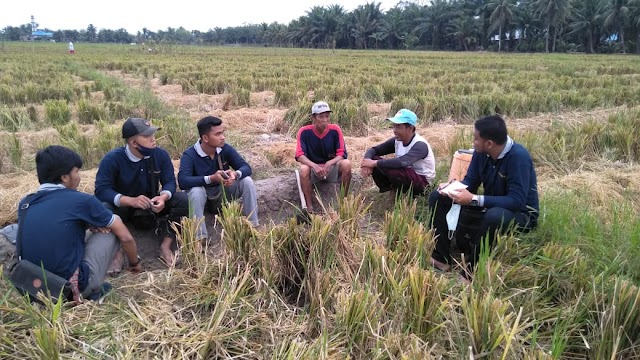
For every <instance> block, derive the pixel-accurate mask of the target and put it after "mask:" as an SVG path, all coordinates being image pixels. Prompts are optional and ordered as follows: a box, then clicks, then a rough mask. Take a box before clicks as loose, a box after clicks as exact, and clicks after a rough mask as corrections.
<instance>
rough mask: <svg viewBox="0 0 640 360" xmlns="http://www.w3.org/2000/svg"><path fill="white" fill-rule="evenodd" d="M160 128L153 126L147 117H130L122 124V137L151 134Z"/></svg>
mask: <svg viewBox="0 0 640 360" xmlns="http://www.w3.org/2000/svg"><path fill="white" fill-rule="evenodd" d="M158 130H160V128H159V127H155V126H151V123H150V122H149V120H147V119H142V118H128V119H127V121H125V122H124V124H122V138H124V139H128V138H130V137H132V136H136V135H142V136H150V135H153V134H155V133H156V131H158Z"/></svg>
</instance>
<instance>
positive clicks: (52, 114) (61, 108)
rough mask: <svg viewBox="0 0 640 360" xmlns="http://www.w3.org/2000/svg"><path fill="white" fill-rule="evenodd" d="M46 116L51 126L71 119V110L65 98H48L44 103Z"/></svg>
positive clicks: (63, 123)
mask: <svg viewBox="0 0 640 360" xmlns="http://www.w3.org/2000/svg"><path fill="white" fill-rule="evenodd" d="M44 112H45V118H46V119H47V121H48V122H49V124H51V126H54V127H55V126H61V125H65V124H67V123H68V122H69V120H71V110H70V109H69V105H68V104H67V102H66V101H65V100H47V101H45V103H44Z"/></svg>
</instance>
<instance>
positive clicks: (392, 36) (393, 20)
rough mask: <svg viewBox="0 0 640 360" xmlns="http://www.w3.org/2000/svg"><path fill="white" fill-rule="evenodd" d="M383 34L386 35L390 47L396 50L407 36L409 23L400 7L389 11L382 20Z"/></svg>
mask: <svg viewBox="0 0 640 360" xmlns="http://www.w3.org/2000/svg"><path fill="white" fill-rule="evenodd" d="M381 31H382V32H384V33H385V34H386V39H387V40H388V42H389V47H390V48H392V49H396V48H397V47H398V44H399V43H400V42H401V41H402V40H403V39H404V37H405V35H406V34H407V31H408V28H407V21H406V18H405V14H404V13H403V11H402V9H401V8H399V7H398V6H396V7H394V8H391V9H389V11H387V13H386V14H385V16H384V19H383V20H382V30H381Z"/></svg>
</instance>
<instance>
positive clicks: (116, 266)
mask: <svg viewBox="0 0 640 360" xmlns="http://www.w3.org/2000/svg"><path fill="white" fill-rule="evenodd" d="M123 266H124V254H123V253H122V250H118V251H116V254H115V255H114V256H113V260H111V264H110V265H109V269H108V270H107V275H109V276H111V277H116V276H118V275H120V273H121V272H122V268H123Z"/></svg>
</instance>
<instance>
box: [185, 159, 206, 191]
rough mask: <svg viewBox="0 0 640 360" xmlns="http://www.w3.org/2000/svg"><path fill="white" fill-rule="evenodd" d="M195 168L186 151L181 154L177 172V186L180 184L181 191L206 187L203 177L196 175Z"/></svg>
mask: <svg viewBox="0 0 640 360" xmlns="http://www.w3.org/2000/svg"><path fill="white" fill-rule="evenodd" d="M195 168H196V167H195V164H194V162H193V157H191V156H190V155H189V154H188V150H187V151H185V152H184V153H182V157H181V158H180V170H179V171H178V184H180V188H181V189H182V190H189V189H191V188H193V187H197V186H205V185H207V184H206V183H205V181H204V177H205V175H204V174H203V175H196V174H195Z"/></svg>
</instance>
